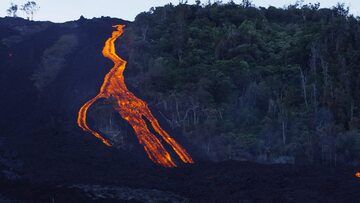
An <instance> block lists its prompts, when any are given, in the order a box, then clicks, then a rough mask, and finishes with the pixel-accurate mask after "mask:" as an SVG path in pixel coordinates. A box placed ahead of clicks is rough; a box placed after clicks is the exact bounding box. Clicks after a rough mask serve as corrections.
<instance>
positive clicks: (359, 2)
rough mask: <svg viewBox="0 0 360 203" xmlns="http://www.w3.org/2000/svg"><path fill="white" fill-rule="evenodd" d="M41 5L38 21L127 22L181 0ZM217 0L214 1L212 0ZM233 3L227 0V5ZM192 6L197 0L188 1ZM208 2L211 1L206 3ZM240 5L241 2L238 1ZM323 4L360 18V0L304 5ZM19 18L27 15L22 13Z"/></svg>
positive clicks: (71, 0)
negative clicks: (102, 19)
mask: <svg viewBox="0 0 360 203" xmlns="http://www.w3.org/2000/svg"><path fill="white" fill-rule="evenodd" d="M26 1H28V0H0V17H4V16H6V9H7V8H9V6H10V3H11V2H13V3H15V4H18V5H22V4H24V3H25V2H26ZM34 1H36V2H37V3H38V5H39V6H40V10H39V12H38V13H37V14H36V15H35V16H34V20H49V21H53V22H65V21H71V20H76V19H79V17H80V16H81V15H83V16H84V17H86V18H93V17H101V16H111V17H117V18H122V19H125V20H131V21H132V20H134V18H135V16H136V15H137V14H139V13H140V12H143V11H148V10H149V9H150V8H151V7H156V6H163V5H165V4H167V3H170V2H171V3H173V4H178V3H179V0H34ZM212 1H213V0H212ZM227 1H229V0H223V2H227ZM188 2H189V4H190V3H194V2H195V0H188ZM202 2H208V0H202ZM234 2H236V3H239V2H241V0H234ZM252 2H253V3H254V4H255V5H256V6H263V7H268V6H269V5H272V6H276V7H283V6H286V5H289V4H294V3H295V2H296V0H253V1H252ZM316 2H320V4H321V7H332V6H334V5H336V4H337V3H338V2H340V3H345V4H346V5H347V6H349V7H350V13H352V14H354V15H356V16H360V0H305V1H304V3H316ZM20 13H21V12H19V16H23V15H21V14H20Z"/></svg>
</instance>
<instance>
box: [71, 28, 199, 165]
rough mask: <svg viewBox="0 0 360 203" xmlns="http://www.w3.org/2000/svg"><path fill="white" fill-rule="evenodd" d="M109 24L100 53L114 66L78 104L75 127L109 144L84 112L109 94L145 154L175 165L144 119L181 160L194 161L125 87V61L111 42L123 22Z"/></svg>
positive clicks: (159, 161) (140, 101) (119, 31)
mask: <svg viewBox="0 0 360 203" xmlns="http://www.w3.org/2000/svg"><path fill="white" fill-rule="evenodd" d="M113 27H114V28H116V30H115V31H113V32H112V36H111V37H110V38H109V39H108V40H107V41H106V43H105V46H104V48H103V50H102V54H103V55H104V56H105V57H106V58H109V59H110V60H112V61H113V62H114V67H113V68H112V69H111V70H110V71H109V73H107V74H106V76H105V79H104V82H103V84H102V86H101V89H100V92H99V94H98V95H96V96H95V97H94V98H92V99H91V100H89V101H88V102H86V103H85V104H84V105H83V106H82V107H81V109H80V111H79V113H78V119H77V123H78V125H79V127H80V128H82V129H83V130H84V131H86V132H89V133H91V134H93V135H94V136H95V137H97V138H98V139H100V140H101V141H102V142H103V143H104V144H105V145H107V146H111V144H110V142H109V140H107V139H105V138H104V137H103V136H102V135H101V134H100V133H98V132H96V131H95V130H92V129H91V128H90V127H89V126H88V124H87V121H86V115H87V111H88V109H89V107H90V106H91V105H92V104H94V103H95V102H96V101H97V100H98V99H100V98H105V99H108V98H110V97H111V98H113V99H114V100H115V104H114V108H115V110H116V111H117V112H118V113H119V114H120V115H121V117H122V118H123V119H125V120H126V121H127V122H128V123H129V124H130V125H131V126H132V128H133V129H134V131H135V134H136V135H137V138H138V140H139V142H140V144H142V145H143V146H144V149H145V151H146V153H147V155H148V157H149V158H150V159H151V160H152V161H153V162H155V163H157V164H160V165H162V166H164V167H176V164H175V162H174V160H173V159H172V158H171V156H170V154H169V153H168V152H167V151H166V149H165V147H164V146H163V145H162V144H161V141H160V140H159V139H158V138H157V137H156V136H155V135H154V134H153V133H151V132H150V130H149V128H148V126H147V124H146V122H145V120H144V119H145V118H146V119H147V120H148V121H149V122H150V124H151V126H152V127H153V129H154V130H155V132H156V133H158V134H159V135H160V136H161V137H162V138H163V139H164V140H165V142H166V143H168V144H169V145H170V146H171V148H172V149H173V150H174V151H175V153H176V154H177V155H178V156H179V158H180V160H181V161H183V162H184V163H194V161H193V160H192V158H191V156H190V155H189V154H188V153H187V152H186V150H185V149H184V148H182V147H181V146H180V145H179V144H178V143H177V142H176V141H175V140H174V139H173V138H172V137H170V135H169V134H168V133H167V132H166V131H165V130H163V129H162V128H161V127H160V125H159V122H158V121H157V120H156V118H155V117H154V116H153V115H152V113H151V111H150V109H149V107H148V106H147V104H146V103H145V102H144V101H142V100H141V99H139V98H137V97H136V96H135V95H134V94H133V93H132V92H130V91H129V90H128V89H127V87H126V84H125V82H124V75H123V73H124V70H125V67H126V63H127V62H126V61H125V60H124V59H122V58H120V57H119V56H118V55H117V54H116V50H115V41H116V39H117V38H119V37H120V36H121V35H122V34H123V31H124V30H123V29H124V25H116V26H113Z"/></svg>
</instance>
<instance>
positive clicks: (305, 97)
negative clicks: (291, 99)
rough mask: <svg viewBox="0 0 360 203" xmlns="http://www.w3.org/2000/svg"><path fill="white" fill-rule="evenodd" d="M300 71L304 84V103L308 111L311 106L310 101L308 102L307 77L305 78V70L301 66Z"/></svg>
mask: <svg viewBox="0 0 360 203" xmlns="http://www.w3.org/2000/svg"><path fill="white" fill-rule="evenodd" d="M299 70H300V77H301V83H302V89H303V96H304V102H305V106H306V109H308V108H309V104H308V101H307V91H306V77H305V75H304V72H303V70H302V68H301V67H300V66H299Z"/></svg>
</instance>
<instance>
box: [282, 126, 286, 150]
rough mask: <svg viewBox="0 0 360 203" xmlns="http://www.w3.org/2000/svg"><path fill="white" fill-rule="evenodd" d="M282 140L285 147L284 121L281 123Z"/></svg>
mask: <svg viewBox="0 0 360 203" xmlns="http://www.w3.org/2000/svg"><path fill="white" fill-rule="evenodd" d="M282 138H283V144H284V145H286V134H285V122H284V121H282Z"/></svg>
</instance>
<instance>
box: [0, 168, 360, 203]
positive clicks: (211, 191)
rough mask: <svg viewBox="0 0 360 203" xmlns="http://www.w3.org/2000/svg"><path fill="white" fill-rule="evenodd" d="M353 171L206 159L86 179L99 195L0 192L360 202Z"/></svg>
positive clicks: (34, 194)
mask: <svg viewBox="0 0 360 203" xmlns="http://www.w3.org/2000/svg"><path fill="white" fill-rule="evenodd" d="M353 174H354V170H351V169H349V168H341V167H339V168H337V169H334V168H319V167H315V166H307V167H305V166H290V165H261V164H254V163H247V162H224V163H217V164H213V163H201V164H196V165H194V166H186V167H181V168H177V169H160V168H158V169H154V168H152V169H145V168H144V169H142V170H128V172H127V173H126V174H123V175H120V176H117V177H112V178H111V179H110V178H109V179H106V180H104V181H103V182H102V183H100V182H97V183H95V182H94V183H87V185H88V186H89V185H91V187H92V188H97V187H101V188H103V190H102V192H99V193H97V192H94V191H87V192H84V191H83V190H81V189H78V188H72V189H70V187H71V185H74V184H76V183H74V182H58V183H51V184H39V185H34V184H26V183H7V182H2V184H1V191H2V194H3V195H5V196H6V197H7V198H11V199H12V198H14V199H18V200H34V201H44V202H48V201H51V200H55V202H79V201H89V200H94V201H95V199H94V197H100V196H102V198H100V199H97V200H98V201H100V200H101V201H105V200H108V201H110V202H113V201H120V200H121V198H122V200H131V201H150V200H154V199H155V200H156V199H158V200H163V201H175V202H176V201H183V200H186V199H187V200H190V201H191V202H199V201H201V202H359V200H360V194H359V188H360V179H356V178H355V177H354V175H353ZM89 180H91V178H89ZM82 184H86V183H82ZM94 185H97V186H94ZM124 186H126V187H129V188H130V189H129V188H128V189H126V190H125V191H124V189H121V187H124ZM82 187H86V186H85V185H82ZM115 188H117V189H115ZM119 188H120V189H119ZM149 189H156V191H155V192H154V190H150V191H151V193H152V194H150V195H149V194H148V193H149ZM132 190H135V193H136V195H134V194H133V191H132ZM104 191H112V192H109V193H107V192H104ZM114 191H117V192H114ZM116 193H118V194H119V195H118V196H120V199H119V198H116V195H114V194H116ZM104 194H105V195H104ZM106 194H107V195H106ZM149 196H150V197H151V198H150V199H149Z"/></svg>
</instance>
